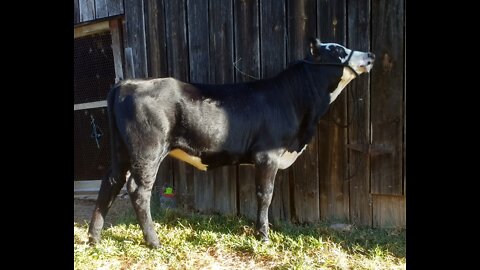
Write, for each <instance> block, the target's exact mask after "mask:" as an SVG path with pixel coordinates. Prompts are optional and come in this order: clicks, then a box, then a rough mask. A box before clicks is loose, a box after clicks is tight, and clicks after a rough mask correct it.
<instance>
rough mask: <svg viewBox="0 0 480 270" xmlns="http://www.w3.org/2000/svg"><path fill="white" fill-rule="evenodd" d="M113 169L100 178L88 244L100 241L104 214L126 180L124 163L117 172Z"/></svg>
mask: <svg viewBox="0 0 480 270" xmlns="http://www.w3.org/2000/svg"><path fill="white" fill-rule="evenodd" d="M114 171H117V170H112V169H109V171H108V172H107V174H106V176H105V177H104V178H103V179H102V184H101V186H100V191H99V192H98V198H97V203H96V205H95V208H94V210H93V214H92V219H91V221H90V226H89V228H88V241H89V243H90V244H96V243H98V242H99V241H100V232H101V231H102V228H103V223H104V220H105V216H106V215H107V213H108V210H109V209H110V206H112V203H113V202H114V201H115V198H116V197H117V195H118V193H119V192H120V190H121V189H122V187H123V185H124V184H125V181H126V179H125V177H126V173H127V165H126V164H124V165H123V166H120V170H118V173H115V172H114Z"/></svg>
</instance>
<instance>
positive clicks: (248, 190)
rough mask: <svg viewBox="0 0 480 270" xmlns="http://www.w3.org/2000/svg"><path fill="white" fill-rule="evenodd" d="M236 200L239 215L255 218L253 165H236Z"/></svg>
mask: <svg viewBox="0 0 480 270" xmlns="http://www.w3.org/2000/svg"><path fill="white" fill-rule="evenodd" d="M238 197H239V198H238V200H239V209H238V212H239V214H240V215H242V216H245V217H246V218H247V219H250V220H256V218H257V196H256V195H255V167H253V166H243V165H240V166H238Z"/></svg>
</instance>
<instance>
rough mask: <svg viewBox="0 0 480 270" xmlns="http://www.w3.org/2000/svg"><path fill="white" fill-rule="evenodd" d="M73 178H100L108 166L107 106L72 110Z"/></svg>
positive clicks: (76, 179)
mask: <svg viewBox="0 0 480 270" xmlns="http://www.w3.org/2000/svg"><path fill="white" fill-rule="evenodd" d="M73 115H74V131H73V134H74V135H73V137H74V138H73V140H74V161H73V162H74V164H75V165H74V176H73V177H74V180H75V181H78V180H96V179H101V178H102V177H103V176H104V175H105V173H106V171H107V169H108V167H109V166H110V156H111V154H110V135H109V132H108V114H107V108H96V109H88V110H78V111H74V113H73Z"/></svg>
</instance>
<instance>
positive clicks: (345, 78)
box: [330, 67, 355, 104]
mask: <svg viewBox="0 0 480 270" xmlns="http://www.w3.org/2000/svg"><path fill="white" fill-rule="evenodd" d="M353 79H355V74H353V72H352V71H351V70H350V69H349V68H346V67H344V68H343V75H342V78H340V82H339V83H338V86H337V88H335V90H333V92H332V93H330V104H331V103H332V102H333V101H334V100H335V99H336V98H337V97H338V95H340V93H341V92H342V90H343V88H345V86H347V84H348V83H349V82H351V81H352V80H353Z"/></svg>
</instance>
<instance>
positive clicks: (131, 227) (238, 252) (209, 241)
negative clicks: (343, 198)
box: [74, 206, 406, 269]
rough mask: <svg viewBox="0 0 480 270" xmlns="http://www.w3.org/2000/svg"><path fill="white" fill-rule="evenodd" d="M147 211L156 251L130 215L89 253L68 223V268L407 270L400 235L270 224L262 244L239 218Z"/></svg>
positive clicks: (80, 233) (81, 231) (80, 228)
mask: <svg viewBox="0 0 480 270" xmlns="http://www.w3.org/2000/svg"><path fill="white" fill-rule="evenodd" d="M152 207H153V206H152ZM152 212H153V218H154V221H155V228H156V231H157V233H158V235H159V238H160V241H161V243H162V246H161V247H160V248H159V249H156V250H152V249H149V248H148V247H146V246H145V244H144V242H143V235H142V232H141V230H140V227H139V226H138V224H137V222H136V219H135V216H134V214H133V212H132V211H131V210H130V211H126V212H125V213H124V214H123V216H122V217H121V218H120V219H119V220H118V222H116V224H115V225H112V226H110V227H106V228H104V230H103V232H102V241H101V243H100V244H98V245H97V246H95V247H92V246H89V245H88V244H87V238H88V237H87V229H88V224H79V223H74V260H75V262H74V265H75V269H406V258H405V253H406V251H405V235H406V231H405V230H401V229H389V230H387V229H371V228H353V229H351V230H349V231H338V230H333V229H331V228H330V227H329V226H328V224H326V223H320V224H315V225H305V226H301V225H291V224H277V225H274V226H271V230H270V243H267V244H265V243H262V242H260V241H258V240H256V238H255V236H254V224H253V222H250V221H248V220H245V219H243V218H239V217H224V216H218V215H200V214H192V213H185V212H181V211H176V210H159V209H155V210H154V211H152Z"/></svg>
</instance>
